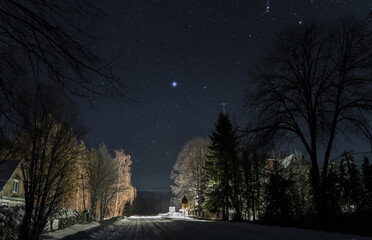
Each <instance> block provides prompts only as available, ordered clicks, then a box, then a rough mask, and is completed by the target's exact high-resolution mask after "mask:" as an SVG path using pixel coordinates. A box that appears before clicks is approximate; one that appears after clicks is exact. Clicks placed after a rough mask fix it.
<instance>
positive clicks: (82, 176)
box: [81, 174, 86, 210]
mask: <svg viewBox="0 0 372 240" xmlns="http://www.w3.org/2000/svg"><path fill="white" fill-rule="evenodd" d="M81 182H82V183H83V203H84V210H86V207H85V192H84V188H85V187H84V175H83V174H81Z"/></svg>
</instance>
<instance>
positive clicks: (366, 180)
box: [361, 157, 372, 209]
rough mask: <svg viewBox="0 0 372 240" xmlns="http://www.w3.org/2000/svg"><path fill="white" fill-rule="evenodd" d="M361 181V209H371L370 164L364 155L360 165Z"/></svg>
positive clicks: (371, 185)
mask: <svg viewBox="0 0 372 240" xmlns="http://www.w3.org/2000/svg"><path fill="white" fill-rule="evenodd" d="M362 182H363V195H362V203H361V207H362V209H372V166H371V165H370V163H369V159H368V158H367V157H364V160H363V165H362Z"/></svg>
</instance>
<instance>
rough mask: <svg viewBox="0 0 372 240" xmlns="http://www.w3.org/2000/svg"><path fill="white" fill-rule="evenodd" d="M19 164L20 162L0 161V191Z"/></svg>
mask: <svg viewBox="0 0 372 240" xmlns="http://www.w3.org/2000/svg"><path fill="white" fill-rule="evenodd" d="M20 163H21V161H20V160H3V161H2V162H1V161H0V191H1V190H3V188H4V186H5V185H6V183H7V182H8V181H9V179H10V178H11V177H12V175H13V173H14V171H15V170H16V169H17V167H18V166H19V164H20Z"/></svg>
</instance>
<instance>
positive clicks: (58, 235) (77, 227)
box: [42, 222, 100, 239]
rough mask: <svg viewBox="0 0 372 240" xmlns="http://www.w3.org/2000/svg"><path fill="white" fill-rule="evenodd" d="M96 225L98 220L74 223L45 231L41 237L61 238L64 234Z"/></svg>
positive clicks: (68, 234)
mask: <svg viewBox="0 0 372 240" xmlns="http://www.w3.org/2000/svg"><path fill="white" fill-rule="evenodd" d="M98 226H100V224H99V223H98V222H91V223H87V224H75V225H73V226H71V227H68V228H65V229H61V230H58V231H55V232H48V233H45V234H43V236H42V239H63V238H64V237H66V236H71V235H74V234H76V233H78V232H83V231H87V230H89V229H92V228H94V227H98Z"/></svg>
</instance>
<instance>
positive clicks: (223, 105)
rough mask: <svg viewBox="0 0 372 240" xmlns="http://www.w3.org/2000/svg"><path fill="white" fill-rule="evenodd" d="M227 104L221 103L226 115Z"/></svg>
mask: <svg viewBox="0 0 372 240" xmlns="http://www.w3.org/2000/svg"><path fill="white" fill-rule="evenodd" d="M226 105H227V103H221V106H222V113H223V115H226Z"/></svg>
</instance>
